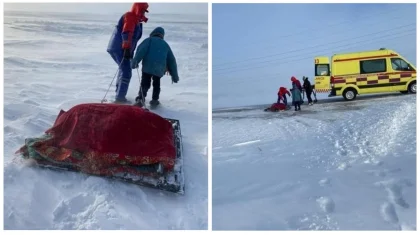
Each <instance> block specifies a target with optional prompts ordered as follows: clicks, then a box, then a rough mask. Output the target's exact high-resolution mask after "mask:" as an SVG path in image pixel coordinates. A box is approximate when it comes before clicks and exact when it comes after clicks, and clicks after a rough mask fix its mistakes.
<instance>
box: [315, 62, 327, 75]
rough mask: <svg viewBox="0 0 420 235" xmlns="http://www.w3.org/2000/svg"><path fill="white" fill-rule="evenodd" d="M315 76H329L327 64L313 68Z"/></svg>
mask: <svg viewBox="0 0 420 235" xmlns="http://www.w3.org/2000/svg"><path fill="white" fill-rule="evenodd" d="M315 76H330V66H329V64H317V65H316V67H315Z"/></svg>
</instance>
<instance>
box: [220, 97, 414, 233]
mask: <svg viewBox="0 0 420 235" xmlns="http://www.w3.org/2000/svg"><path fill="white" fill-rule="evenodd" d="M359 98H360V99H359ZM359 98H358V99H357V100H355V101H353V102H324V103H321V102H319V103H318V104H315V105H313V106H308V105H306V104H305V105H304V106H302V111H300V112H295V111H285V112H280V113H271V112H264V111H263V109H264V106H263V107H260V108H257V109H255V108H248V109H247V108H243V109H237V110H228V109H226V110H221V111H220V110H219V111H214V112H213V130H212V131H213V140H212V141H213V152H212V156H213V161H212V164H213V172H212V174H213V181H212V188H213V194H212V197H213V209H212V210H213V220H212V224H213V230H415V229H416V96H415V95H401V94H399V95H390V96H382V97H371V98H369V99H367V98H362V96H360V97H359Z"/></svg>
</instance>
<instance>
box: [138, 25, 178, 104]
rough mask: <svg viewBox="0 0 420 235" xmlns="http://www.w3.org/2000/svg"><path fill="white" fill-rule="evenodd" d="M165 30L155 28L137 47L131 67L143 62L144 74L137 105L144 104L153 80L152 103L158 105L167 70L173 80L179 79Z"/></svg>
mask: <svg viewBox="0 0 420 235" xmlns="http://www.w3.org/2000/svg"><path fill="white" fill-rule="evenodd" d="M164 37H165V30H164V29H163V28H162V27H157V28H155V29H154V30H153V31H152V32H151V33H150V37H148V38H146V39H145V40H144V41H143V42H141V43H140V45H139V46H138V48H137V51H136V54H135V56H134V58H133V60H132V61H131V67H132V68H133V69H136V68H138V67H139V63H140V61H141V62H142V69H141V71H142V76H141V84H140V90H139V94H138V96H137V98H136V104H135V105H137V106H142V105H143V102H142V101H144V99H145V98H146V96H147V91H148V90H149V89H150V85H151V84H150V83H151V81H152V80H153V92H152V100H151V101H150V104H151V105H158V104H159V103H160V102H159V94H160V79H161V78H162V77H163V75H165V73H166V72H169V74H170V75H171V77H172V82H175V83H177V82H178V81H179V77H178V70H177V64H176V60H175V56H174V54H173V53H172V50H171V47H170V46H169V45H168V43H167V42H166V41H165V40H164Z"/></svg>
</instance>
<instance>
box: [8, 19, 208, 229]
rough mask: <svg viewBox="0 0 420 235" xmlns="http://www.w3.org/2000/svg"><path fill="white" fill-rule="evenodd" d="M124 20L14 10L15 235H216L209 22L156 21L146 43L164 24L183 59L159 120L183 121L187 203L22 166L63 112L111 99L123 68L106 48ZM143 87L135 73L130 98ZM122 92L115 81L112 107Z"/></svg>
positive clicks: (165, 81)
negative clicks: (106, 232) (211, 218)
mask: <svg viewBox="0 0 420 235" xmlns="http://www.w3.org/2000/svg"><path fill="white" fill-rule="evenodd" d="M119 17H120V14H118V15H86V14H83V15H82V14H70V13H66V14H63V13H48V14H47V13H42V14H41V13H36V12H5V17H4V21H5V22H4V27H5V29H4V33H5V39H4V93H5V94H4V141H5V144H4V148H5V152H4V225H5V229H207V227H208V223H207V220H208V179H207V178H208V177H207V174H208V170H207V168H208V167H207V165H208V164H207V163H208V156H207V143H208V127H207V126H208V125H207V122H208V121H207V120H208V108H207V107H208V94H207V93H208V92H207V90H208V88H207V85H208V82H207V81H208V75H207V68H208V67H207V66H208V65H207V61H208V52H207V51H208V49H207V47H208V46H207V42H208V36H207V31H208V26H207V15H204V16H201V17H197V16H194V15H191V16H189V15H158V14H152V13H151V14H149V15H148V17H149V22H148V23H147V24H145V25H144V33H143V37H142V39H141V40H143V39H145V38H147V37H148V36H149V34H150V32H151V30H153V29H154V28H155V27H157V26H162V27H163V28H164V29H165V31H166V35H165V39H166V40H167V42H168V43H169V44H170V46H171V47H172V50H173V52H174V54H175V56H176V59H177V63H178V71H179V76H180V81H179V83H178V84H171V78H170V76H165V77H163V78H162V82H161V84H162V85H161V86H162V87H161V88H162V91H161V99H160V100H161V102H162V107H161V108H160V109H159V110H156V111H155V112H156V113H158V114H160V115H161V116H164V117H167V118H175V119H179V120H180V121H181V131H182V134H183V136H182V137H183V144H184V145H183V146H184V170H185V178H186V182H185V191H186V192H185V195H184V196H179V195H175V194H171V193H165V192H160V191H157V190H155V189H149V188H144V187H138V186H134V185H130V184H126V183H121V182H114V181H111V180H106V179H102V178H99V177H89V176H86V175H82V174H77V173H68V172H54V171H50V170H41V169H34V168H29V167H25V166H22V165H18V164H15V161H14V160H13V159H14V158H15V157H16V156H15V155H14V152H15V151H16V150H17V149H18V148H19V147H20V146H22V145H23V144H24V140H25V138H27V137H36V136H39V135H41V134H43V132H44V131H45V130H47V129H48V128H49V127H51V126H52V124H53V122H54V121H55V118H56V116H57V115H58V113H59V111H60V109H64V110H68V109H70V108H71V107H73V106H74V105H76V104H80V103H88V102H100V101H101V99H102V98H103V96H104V95H105V92H106V91H107V89H108V87H109V84H110V83H111V80H112V78H113V76H114V74H115V73H116V70H117V65H116V64H115V63H114V62H113V61H112V59H111V57H110V56H109V55H108V54H107V52H106V48H107V45H108V41H109V38H110V35H111V33H112V31H113V29H114V25H115V24H116V23H117V21H118V20H119ZM139 43H140V42H139ZM140 66H141V65H140ZM138 89H139V79H138V76H137V71H135V70H133V77H132V80H131V84H130V88H129V92H128V97H127V98H129V99H131V100H134V98H135V97H136V95H137V92H138ZM114 91H115V81H114V84H113V85H112V87H111V89H110V92H109V94H108V96H107V99H108V100H113V99H114ZM151 91H152V90H150V91H149V93H148V98H150V96H151Z"/></svg>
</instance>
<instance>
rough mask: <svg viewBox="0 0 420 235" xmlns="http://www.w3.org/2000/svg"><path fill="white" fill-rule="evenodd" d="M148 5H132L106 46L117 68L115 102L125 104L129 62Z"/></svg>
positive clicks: (140, 31) (144, 20)
mask: <svg viewBox="0 0 420 235" xmlns="http://www.w3.org/2000/svg"><path fill="white" fill-rule="evenodd" d="M148 8H149V4H147V3H137V2H136V3H133V6H132V7H131V11H129V12H126V13H125V14H124V15H122V16H121V18H120V20H119V21H118V24H117V25H116V26H115V29H114V32H113V33H112V35H111V39H110V41H109V44H108V48H107V52H108V53H109V54H110V55H111V57H112V59H113V60H114V61H115V63H117V65H118V66H119V70H118V78H117V84H116V96H115V102H117V103H120V102H127V98H126V95H127V91H128V86H129V85H130V80H131V75H132V73H131V65H130V60H131V58H133V54H134V50H135V49H136V46H137V42H138V41H139V40H140V38H141V37H142V34H143V22H145V23H147V21H148V19H147V17H146V16H145V13H146V12H149V11H148V10H147V9H148Z"/></svg>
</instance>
